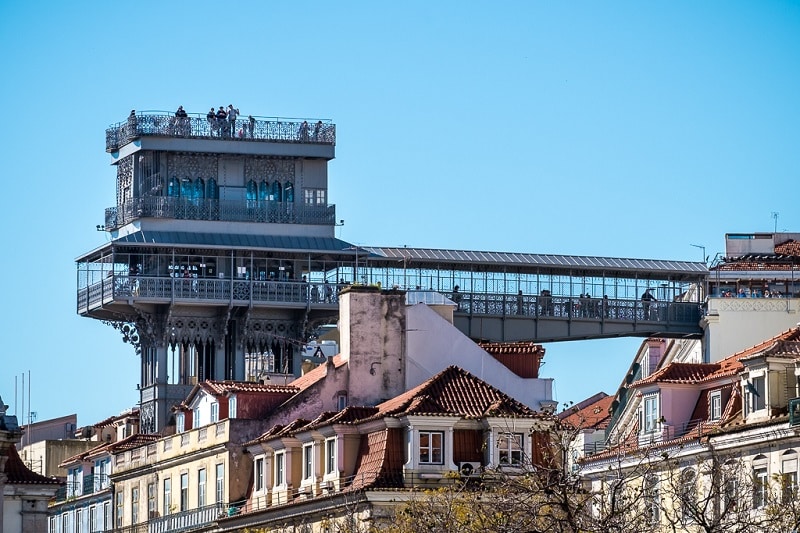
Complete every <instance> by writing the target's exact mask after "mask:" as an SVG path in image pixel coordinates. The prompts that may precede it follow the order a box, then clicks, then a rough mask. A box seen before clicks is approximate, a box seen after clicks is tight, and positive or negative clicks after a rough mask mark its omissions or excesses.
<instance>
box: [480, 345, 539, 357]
mask: <svg viewBox="0 0 800 533" xmlns="http://www.w3.org/2000/svg"><path fill="white" fill-rule="evenodd" d="M478 346H480V347H481V348H482V349H484V350H486V351H487V352H489V353H490V354H492V355H495V354H501V353H504V354H505V353H513V354H520V355H544V348H543V347H542V345H541V344H536V343H533V342H479V343H478Z"/></svg>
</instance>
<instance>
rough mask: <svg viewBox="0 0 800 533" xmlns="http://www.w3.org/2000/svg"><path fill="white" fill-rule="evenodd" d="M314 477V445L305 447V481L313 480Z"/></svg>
mask: <svg viewBox="0 0 800 533" xmlns="http://www.w3.org/2000/svg"><path fill="white" fill-rule="evenodd" d="M313 475H314V445H313V444H306V445H304V446H303V479H311V478H312V477H313Z"/></svg>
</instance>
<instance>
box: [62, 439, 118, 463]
mask: <svg viewBox="0 0 800 533" xmlns="http://www.w3.org/2000/svg"><path fill="white" fill-rule="evenodd" d="M112 444H114V443H113V442H102V443H100V444H98V445H97V446H95V447H94V448H89V449H88V450H86V451H83V452H81V453H77V454H75V455H73V456H72V457H67V458H66V459H64V460H63V461H61V462H60V463H58V466H59V467H60V468H64V467H66V466H68V465H71V464H74V463H77V462H80V461H83V460H84V459H86V458H87V457H89V456H90V455H95V454H96V453H98V452H101V451H103V450H105V449H108V448H109V447H110V446H111V445H112Z"/></svg>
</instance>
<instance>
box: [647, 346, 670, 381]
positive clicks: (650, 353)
mask: <svg viewBox="0 0 800 533" xmlns="http://www.w3.org/2000/svg"><path fill="white" fill-rule="evenodd" d="M664 342H665V341H664V339H647V355H645V360H644V362H645V364H646V365H647V366H646V367H645V368H644V369H643V372H642V377H643V378H646V377H647V376H649V375H650V374H652V373H653V372H655V371H656V370H657V369H658V363H660V362H661V358H662V357H664Z"/></svg>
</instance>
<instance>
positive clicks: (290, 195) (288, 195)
mask: <svg viewBox="0 0 800 533" xmlns="http://www.w3.org/2000/svg"><path fill="white" fill-rule="evenodd" d="M283 197H284V198H285V199H286V201H287V202H294V184H293V183H287V184H286V187H285V188H284V189H283Z"/></svg>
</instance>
